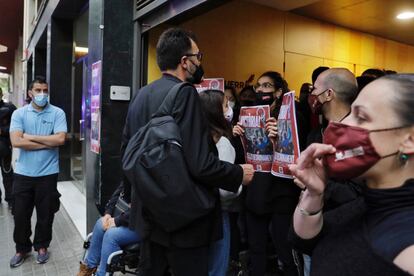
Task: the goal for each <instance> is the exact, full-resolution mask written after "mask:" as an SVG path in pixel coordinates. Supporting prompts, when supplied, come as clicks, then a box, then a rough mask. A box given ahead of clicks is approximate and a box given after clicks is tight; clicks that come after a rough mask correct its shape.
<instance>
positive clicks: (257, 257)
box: [246, 211, 298, 276]
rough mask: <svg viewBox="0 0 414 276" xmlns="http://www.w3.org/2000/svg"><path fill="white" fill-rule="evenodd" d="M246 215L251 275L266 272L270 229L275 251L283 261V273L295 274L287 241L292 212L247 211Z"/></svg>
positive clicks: (295, 269) (255, 275) (290, 249)
mask: <svg viewBox="0 0 414 276" xmlns="http://www.w3.org/2000/svg"><path fill="white" fill-rule="evenodd" d="M246 216H247V217H246V219H247V240H248V243H249V252H250V263H251V267H250V270H251V275H254V276H264V275H265V273H266V261H267V252H266V249H267V244H268V233H269V229H270V234H271V237H272V240H273V243H274V245H275V248H276V252H277V254H278V257H279V259H280V260H281V261H282V263H283V268H284V269H283V271H284V275H285V276H287V275H289V276H297V275H298V271H297V268H296V265H295V262H294V260H293V255H292V247H291V246H290V245H289V243H288V231H289V228H290V224H291V221H292V214H276V213H271V214H265V215H258V214H255V213H253V212H249V211H247V214H246ZM270 226H271V227H270Z"/></svg>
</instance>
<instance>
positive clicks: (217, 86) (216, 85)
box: [194, 78, 224, 93]
mask: <svg viewBox="0 0 414 276" xmlns="http://www.w3.org/2000/svg"><path fill="white" fill-rule="evenodd" d="M194 86H195V88H196V89H197V92H198V93H200V92H201V91H204V90H207V89H213V90H220V91H223V92H224V79H223V78H209V79H203V81H202V82H201V83H200V84H195V85H194Z"/></svg>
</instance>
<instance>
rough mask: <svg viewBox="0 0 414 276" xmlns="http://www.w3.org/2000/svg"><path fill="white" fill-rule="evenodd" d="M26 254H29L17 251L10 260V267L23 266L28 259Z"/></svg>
mask: <svg viewBox="0 0 414 276" xmlns="http://www.w3.org/2000/svg"><path fill="white" fill-rule="evenodd" d="M26 255H27V254H24V253H16V255H14V256H13V257H12V258H11V260H10V267H11V268H15V267H18V266H21V265H22V264H23V263H24V260H25V259H26Z"/></svg>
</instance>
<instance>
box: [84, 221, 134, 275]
mask: <svg viewBox="0 0 414 276" xmlns="http://www.w3.org/2000/svg"><path fill="white" fill-rule="evenodd" d="M139 240H140V238H139V235H138V234H137V233H136V232H135V231H132V230H130V229H129V228H128V227H124V226H119V227H112V228H109V229H108V230H107V231H105V230H104V229H103V226H102V218H100V219H98V220H97V221H96V224H95V227H94V228H93V235H92V239H91V244H90V247H89V250H88V255H87V256H86V259H85V264H86V265H87V266H88V267H89V268H94V267H98V265H99V267H98V271H97V272H96V275H97V276H103V275H105V273H106V262H107V260H108V257H109V255H111V253H113V252H115V251H118V250H121V246H125V245H128V244H131V243H136V242H138V241H139Z"/></svg>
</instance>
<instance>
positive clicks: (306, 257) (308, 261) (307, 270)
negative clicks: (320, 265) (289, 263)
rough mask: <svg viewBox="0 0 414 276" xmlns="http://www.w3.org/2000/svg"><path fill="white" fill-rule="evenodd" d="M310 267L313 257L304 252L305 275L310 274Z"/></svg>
mask: <svg viewBox="0 0 414 276" xmlns="http://www.w3.org/2000/svg"><path fill="white" fill-rule="evenodd" d="M310 267H311V257H310V256H309V255H306V254H303V275H304V276H309V275H310Z"/></svg>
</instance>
